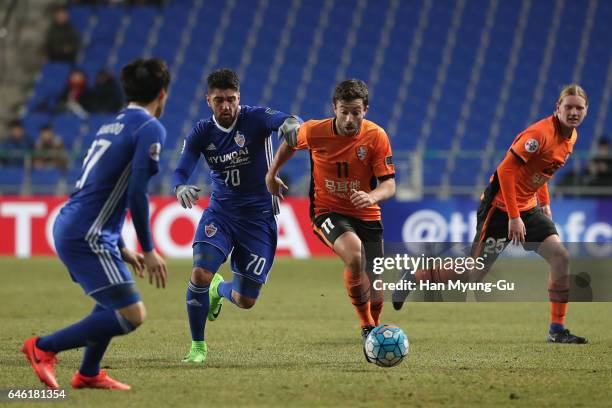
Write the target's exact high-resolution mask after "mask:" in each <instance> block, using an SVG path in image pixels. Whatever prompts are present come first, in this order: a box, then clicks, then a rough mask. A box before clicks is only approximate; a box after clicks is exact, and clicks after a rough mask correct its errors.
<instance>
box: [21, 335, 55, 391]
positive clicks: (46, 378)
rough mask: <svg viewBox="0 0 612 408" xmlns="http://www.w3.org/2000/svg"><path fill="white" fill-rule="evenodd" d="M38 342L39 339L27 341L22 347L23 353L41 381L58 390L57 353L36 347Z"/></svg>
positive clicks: (32, 338)
mask: <svg viewBox="0 0 612 408" xmlns="http://www.w3.org/2000/svg"><path fill="white" fill-rule="evenodd" d="M37 340H38V337H30V338H29V339H27V340H26V341H25V342H24V343H23V347H21V352H22V353H23V354H25V356H26V358H27V359H28V361H29V362H30V364H31V365H32V368H33V369H34V372H35V373H36V375H37V376H38V378H39V379H40V381H42V382H43V383H44V384H46V385H47V387H49V388H52V389H54V390H57V389H59V384H58V383H57V380H56V379H55V363H57V358H56V357H55V353H52V352H50V351H44V350H41V349H39V348H38V347H36V341H37Z"/></svg>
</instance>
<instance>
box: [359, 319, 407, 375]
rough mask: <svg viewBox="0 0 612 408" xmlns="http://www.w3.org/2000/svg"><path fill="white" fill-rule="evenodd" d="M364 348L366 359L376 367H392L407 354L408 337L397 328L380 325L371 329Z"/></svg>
mask: <svg viewBox="0 0 612 408" xmlns="http://www.w3.org/2000/svg"><path fill="white" fill-rule="evenodd" d="M364 347H365V353H366V355H367V356H368V358H369V359H370V360H371V361H372V362H374V363H375V364H376V365H377V366H380V367H393V366H396V365H398V364H399V363H400V362H401V361H402V360H403V359H404V357H406V355H407V354H408V336H406V333H404V332H403V330H402V329H400V328H399V327H397V326H394V325H390V324H381V325H380V326H378V327H375V328H374V329H372V331H371V332H370V334H369V335H368V337H367V338H366V341H365V345H364Z"/></svg>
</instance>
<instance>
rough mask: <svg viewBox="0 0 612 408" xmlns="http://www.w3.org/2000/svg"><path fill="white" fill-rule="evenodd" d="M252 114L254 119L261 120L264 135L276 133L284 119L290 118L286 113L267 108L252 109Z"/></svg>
mask: <svg viewBox="0 0 612 408" xmlns="http://www.w3.org/2000/svg"><path fill="white" fill-rule="evenodd" d="M252 112H253V114H254V115H255V116H256V117H258V118H260V119H262V120H263V122H264V124H265V127H266V133H268V134H269V133H272V132H275V131H277V130H278V128H279V127H280V125H282V124H283V122H284V121H285V119H287V118H288V117H289V116H292V115H290V114H288V113H285V112H280V111H277V110H274V109H272V108H267V107H257V108H254V109H253V111H252Z"/></svg>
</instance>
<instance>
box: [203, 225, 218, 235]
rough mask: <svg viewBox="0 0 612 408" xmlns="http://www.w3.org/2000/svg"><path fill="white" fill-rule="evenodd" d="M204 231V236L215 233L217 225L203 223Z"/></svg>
mask: <svg viewBox="0 0 612 408" xmlns="http://www.w3.org/2000/svg"><path fill="white" fill-rule="evenodd" d="M204 233H206V236H207V237H208V238H210V237H212V236H213V235H215V234H216V233H217V227H215V224H208V225H205V226H204Z"/></svg>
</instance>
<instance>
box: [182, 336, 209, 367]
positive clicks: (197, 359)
mask: <svg viewBox="0 0 612 408" xmlns="http://www.w3.org/2000/svg"><path fill="white" fill-rule="evenodd" d="M207 354H208V346H207V345H206V342H205V341H192V342H191V349H190V350H189V353H187V355H186V356H185V358H183V363H203V362H204V361H206V355H207Z"/></svg>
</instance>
